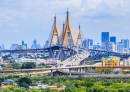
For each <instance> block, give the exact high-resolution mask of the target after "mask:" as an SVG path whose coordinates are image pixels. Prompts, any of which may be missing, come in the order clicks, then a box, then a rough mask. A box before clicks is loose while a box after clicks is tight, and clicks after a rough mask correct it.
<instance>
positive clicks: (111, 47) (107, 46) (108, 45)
mask: <svg viewBox="0 0 130 92" xmlns="http://www.w3.org/2000/svg"><path fill="white" fill-rule="evenodd" d="M101 49H102V50H105V51H115V44H114V42H102V45H101Z"/></svg>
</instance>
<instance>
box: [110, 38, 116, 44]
mask: <svg viewBox="0 0 130 92" xmlns="http://www.w3.org/2000/svg"><path fill="white" fill-rule="evenodd" d="M110 42H114V44H116V37H115V36H113V37H110Z"/></svg>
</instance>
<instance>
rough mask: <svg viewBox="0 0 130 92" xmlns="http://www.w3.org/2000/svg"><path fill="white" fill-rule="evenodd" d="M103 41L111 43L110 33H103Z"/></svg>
mask: <svg viewBox="0 0 130 92" xmlns="http://www.w3.org/2000/svg"><path fill="white" fill-rule="evenodd" d="M101 41H102V42H106V41H107V42H109V32H102V33H101Z"/></svg>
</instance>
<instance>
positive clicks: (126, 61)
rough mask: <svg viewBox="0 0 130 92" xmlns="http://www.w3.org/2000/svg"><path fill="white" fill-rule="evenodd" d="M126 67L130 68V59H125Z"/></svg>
mask: <svg viewBox="0 0 130 92" xmlns="http://www.w3.org/2000/svg"><path fill="white" fill-rule="evenodd" d="M124 66H130V57H129V58H128V59H124Z"/></svg>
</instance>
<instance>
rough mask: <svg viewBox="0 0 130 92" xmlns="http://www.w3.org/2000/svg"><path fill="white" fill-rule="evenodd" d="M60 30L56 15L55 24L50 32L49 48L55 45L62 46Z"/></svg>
mask: <svg viewBox="0 0 130 92" xmlns="http://www.w3.org/2000/svg"><path fill="white" fill-rule="evenodd" d="M59 37H60V28H59V26H58V23H57V20H56V14H55V16H54V24H53V26H52V30H51V32H50V35H49V38H48V41H49V44H48V47H50V46H53V45H59V44H60V39H59Z"/></svg>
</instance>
